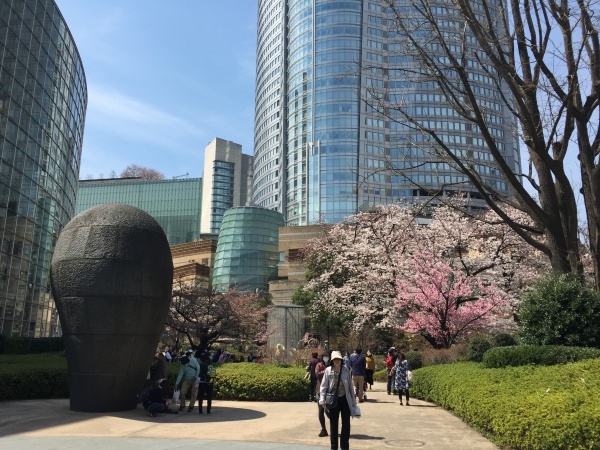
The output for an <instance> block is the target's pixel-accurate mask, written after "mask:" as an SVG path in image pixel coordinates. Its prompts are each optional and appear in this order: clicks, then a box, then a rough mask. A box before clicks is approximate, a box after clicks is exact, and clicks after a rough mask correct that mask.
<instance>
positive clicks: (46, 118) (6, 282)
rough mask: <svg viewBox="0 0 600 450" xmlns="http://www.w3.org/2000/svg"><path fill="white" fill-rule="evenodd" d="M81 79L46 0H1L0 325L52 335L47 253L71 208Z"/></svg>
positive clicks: (8, 330) (69, 42)
mask: <svg viewBox="0 0 600 450" xmlns="http://www.w3.org/2000/svg"><path fill="white" fill-rule="evenodd" d="M86 105H87V87H86V80H85V75H84V71H83V65H82V62H81V58H80V56H79V53H78V51H77V47H76V46H75V42H74V40H73V36H71V33H70V31H69V29H68V27H67V24H66V23H65V20H64V18H63V17H62V15H61V13H60V11H59V9H58V7H57V6H56V3H55V2H54V1H53V0H27V1H25V0H0V248H1V253H0V333H2V334H3V335H6V336H10V335H13V336H15V335H16V336H33V337H40V336H52V335H56V334H57V333H58V332H59V330H58V320H57V315H56V314H55V309H54V302H53V301H52V299H51V294H50V281H49V268H50V258H51V256H52V251H53V249H54V244H55V243H56V240H57V238H58V235H59V234H60V232H61V231H62V229H63V227H64V226H65V225H66V223H67V222H68V221H69V220H70V219H71V218H72V217H73V215H74V212H75V196H76V192H77V179H78V174H79V165H80V159H81V145H82V140H83V127H84V121H85V111H86Z"/></svg>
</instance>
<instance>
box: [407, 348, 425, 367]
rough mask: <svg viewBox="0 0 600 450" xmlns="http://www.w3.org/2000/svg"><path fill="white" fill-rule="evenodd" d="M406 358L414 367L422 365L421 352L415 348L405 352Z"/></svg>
mask: <svg viewBox="0 0 600 450" xmlns="http://www.w3.org/2000/svg"><path fill="white" fill-rule="evenodd" d="M406 360H407V361H408V365H409V366H410V367H411V368H412V369H413V370H414V369H420V368H421V367H423V360H422V358H421V352H419V351H416V350H409V351H408V352H406Z"/></svg>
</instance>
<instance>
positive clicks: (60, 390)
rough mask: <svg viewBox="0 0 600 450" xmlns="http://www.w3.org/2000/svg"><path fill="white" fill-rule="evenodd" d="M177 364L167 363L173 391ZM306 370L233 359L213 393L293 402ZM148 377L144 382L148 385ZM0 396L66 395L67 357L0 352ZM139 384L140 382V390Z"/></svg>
mask: <svg viewBox="0 0 600 450" xmlns="http://www.w3.org/2000/svg"><path fill="white" fill-rule="evenodd" d="M178 373H179V364H176V363H172V364H167V374H168V379H169V385H170V386H169V389H170V390H171V391H172V389H173V385H174V384H175V380H176V379H177V374H178ZM305 374H306V371H305V370H304V368H298V367H290V368H286V367H281V366H278V365H276V364H256V363H236V364H222V365H218V367H217V378H216V382H215V395H214V397H213V398H215V399H221V400H247V401H271V402H276V401H279V402H292V401H305V400H306V399H307V398H308V394H309V381H308V380H305V379H304V375H305ZM149 384H150V382H149V380H148V381H147V382H146V385H149ZM0 386H2V389H0V400H25V399H34V398H35V399H41V398H68V397H69V386H68V378H67V359H66V358H65V357H64V355H62V354H60V353H47V354H40V355H0ZM141 389H142V386H140V390H141Z"/></svg>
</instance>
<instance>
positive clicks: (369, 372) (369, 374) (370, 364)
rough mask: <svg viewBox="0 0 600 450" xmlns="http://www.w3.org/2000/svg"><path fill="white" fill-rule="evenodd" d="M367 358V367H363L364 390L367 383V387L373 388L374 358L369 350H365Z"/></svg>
mask: <svg viewBox="0 0 600 450" xmlns="http://www.w3.org/2000/svg"><path fill="white" fill-rule="evenodd" d="M366 360H367V368H366V369H365V390H367V385H368V388H369V389H371V390H372V389H373V374H374V373H375V358H374V357H373V354H372V353H371V350H367V355H366Z"/></svg>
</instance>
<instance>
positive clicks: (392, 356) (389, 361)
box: [385, 347, 396, 395]
mask: <svg viewBox="0 0 600 450" xmlns="http://www.w3.org/2000/svg"><path fill="white" fill-rule="evenodd" d="M395 361H396V349H395V348H394V347H390V348H389V350H388V354H387V358H386V359H385V368H386V369H387V393H388V395H392V389H393V384H394V376H393V375H392V369H393V368H394V363H395Z"/></svg>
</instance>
